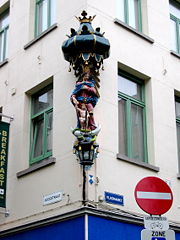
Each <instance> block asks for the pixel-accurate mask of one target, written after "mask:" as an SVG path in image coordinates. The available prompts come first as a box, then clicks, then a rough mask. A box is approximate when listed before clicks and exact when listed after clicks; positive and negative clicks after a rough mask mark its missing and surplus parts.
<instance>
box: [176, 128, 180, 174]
mask: <svg viewBox="0 0 180 240" xmlns="http://www.w3.org/2000/svg"><path fill="white" fill-rule="evenodd" d="M176 128H177V146H178V159H179V171H180V123H176Z"/></svg>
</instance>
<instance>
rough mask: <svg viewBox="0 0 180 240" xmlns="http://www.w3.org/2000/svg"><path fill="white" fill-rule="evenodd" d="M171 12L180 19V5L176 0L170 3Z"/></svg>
mask: <svg viewBox="0 0 180 240" xmlns="http://www.w3.org/2000/svg"><path fill="white" fill-rule="evenodd" d="M169 10H170V13H171V14H172V15H173V16H175V17H177V18H179V19H180V5H179V4H178V3H176V2H175V1H171V2H170V5H169Z"/></svg>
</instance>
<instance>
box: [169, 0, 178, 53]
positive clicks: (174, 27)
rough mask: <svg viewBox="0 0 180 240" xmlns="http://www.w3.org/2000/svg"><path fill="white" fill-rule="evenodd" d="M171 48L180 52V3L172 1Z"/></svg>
mask: <svg viewBox="0 0 180 240" xmlns="http://www.w3.org/2000/svg"><path fill="white" fill-rule="evenodd" d="M170 23H171V49H172V50H173V51H175V52H177V53H179V54H180V3H178V2H176V1H170Z"/></svg>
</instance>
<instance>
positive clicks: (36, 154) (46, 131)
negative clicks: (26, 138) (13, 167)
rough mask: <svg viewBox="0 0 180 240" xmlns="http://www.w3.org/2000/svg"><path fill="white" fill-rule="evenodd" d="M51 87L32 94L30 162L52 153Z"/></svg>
mask: <svg viewBox="0 0 180 240" xmlns="http://www.w3.org/2000/svg"><path fill="white" fill-rule="evenodd" d="M52 131H53V88H52V85H50V86H48V87H46V88H44V89H43V90H41V91H39V92H38V93H36V94H34V95H33V96H32V114H31V151H30V164H32V163H35V162H39V161H41V160H43V159H45V158H48V157H50V156H51V155H52Z"/></svg>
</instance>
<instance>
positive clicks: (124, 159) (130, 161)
mask: <svg viewBox="0 0 180 240" xmlns="http://www.w3.org/2000/svg"><path fill="white" fill-rule="evenodd" d="M117 159H119V160H122V161H125V162H128V163H131V164H134V165H136V166H140V167H143V168H146V169H149V170H152V171H154V172H159V167H156V166H153V165H151V164H149V163H145V162H140V161H137V160H134V159H130V158H128V157H126V156H124V155H122V154H119V153H118V154H117Z"/></svg>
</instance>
